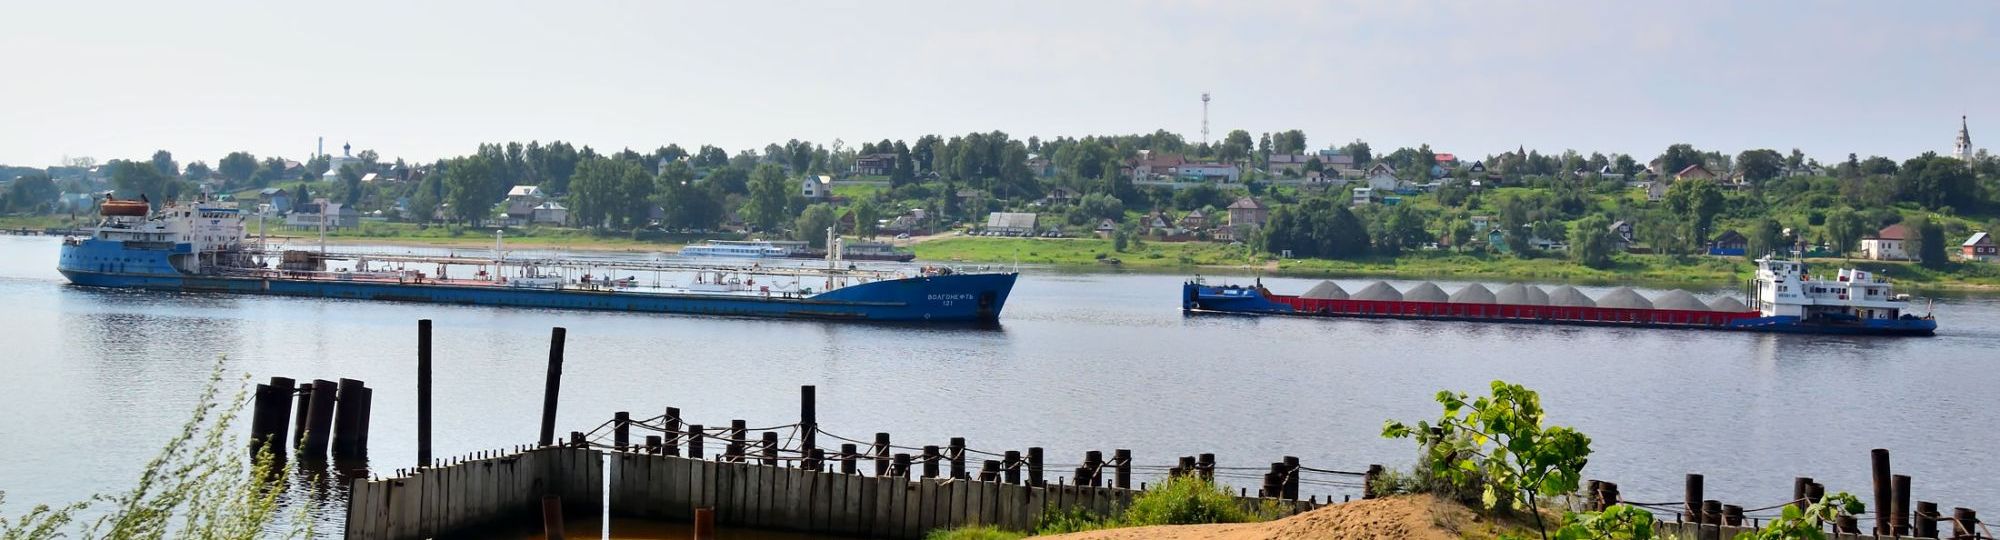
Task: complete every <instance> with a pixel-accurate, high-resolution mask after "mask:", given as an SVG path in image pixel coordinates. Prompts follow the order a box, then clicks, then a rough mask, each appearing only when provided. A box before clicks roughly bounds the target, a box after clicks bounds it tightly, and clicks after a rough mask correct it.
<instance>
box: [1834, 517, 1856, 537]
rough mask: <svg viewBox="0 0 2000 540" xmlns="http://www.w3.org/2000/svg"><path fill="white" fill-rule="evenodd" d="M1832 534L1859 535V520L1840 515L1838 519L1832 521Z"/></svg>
mask: <svg viewBox="0 0 2000 540" xmlns="http://www.w3.org/2000/svg"><path fill="white" fill-rule="evenodd" d="M1833 532H1837V533H1841V534H1860V533H1861V523H1860V520H1858V519H1855V517H1854V516H1850V515H1846V514H1841V516H1840V517H1839V518H1836V519H1834V521H1833Z"/></svg>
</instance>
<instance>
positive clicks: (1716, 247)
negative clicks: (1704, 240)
mask: <svg viewBox="0 0 2000 540" xmlns="http://www.w3.org/2000/svg"><path fill="white" fill-rule="evenodd" d="M1749 249H1750V239H1749V238H1745V237H1744V236H1743V233H1739V232H1736V230H1735V229H1730V230H1726V231H1722V234H1718V235H1715V240H1711V241H1709V243H1708V254H1709V255H1715V256H1718V257H1721V256H1736V257H1741V256H1743V253H1744V252H1746V251H1749Z"/></svg>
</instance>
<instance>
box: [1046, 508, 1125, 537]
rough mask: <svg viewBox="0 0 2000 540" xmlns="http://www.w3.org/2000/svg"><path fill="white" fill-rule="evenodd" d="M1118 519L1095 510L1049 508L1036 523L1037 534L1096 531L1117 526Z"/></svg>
mask: <svg viewBox="0 0 2000 540" xmlns="http://www.w3.org/2000/svg"><path fill="white" fill-rule="evenodd" d="M1117 526H1118V524H1117V521H1116V520H1113V519H1111V518H1107V517H1105V516H1102V515H1098V514H1097V513H1095V512H1091V511H1088V510H1083V509H1079V508H1072V509H1069V510H1056V509H1048V510H1046V511H1044V512H1042V519H1041V521H1040V522H1037V523H1036V524H1035V534H1064V533H1073V532H1083V531H1094V530H1098V529H1108V528H1111V527H1117Z"/></svg>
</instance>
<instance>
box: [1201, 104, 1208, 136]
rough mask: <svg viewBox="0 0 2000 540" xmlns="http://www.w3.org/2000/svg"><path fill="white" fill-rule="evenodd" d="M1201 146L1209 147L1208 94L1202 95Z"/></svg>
mask: <svg viewBox="0 0 2000 540" xmlns="http://www.w3.org/2000/svg"><path fill="white" fill-rule="evenodd" d="M1201 144H1202V146H1208V92H1202V93H1201Z"/></svg>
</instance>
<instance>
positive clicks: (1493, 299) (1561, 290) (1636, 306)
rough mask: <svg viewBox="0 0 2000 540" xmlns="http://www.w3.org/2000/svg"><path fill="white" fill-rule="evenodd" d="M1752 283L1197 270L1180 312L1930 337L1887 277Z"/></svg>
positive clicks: (1787, 275) (1764, 270)
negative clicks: (1344, 278)
mask: <svg viewBox="0 0 2000 540" xmlns="http://www.w3.org/2000/svg"><path fill="white" fill-rule="evenodd" d="M1755 288H1756V292H1755V294H1754V295H1753V296H1751V297H1750V301H1749V302H1747V303H1746V302H1743V301H1739V300H1736V299H1734V298H1727V297H1725V298H1719V299H1716V300H1713V301H1709V302H1703V301H1702V300H1700V299H1699V298H1696V297H1694V295H1693V294H1692V293H1689V292H1687V291H1681V290H1675V291H1668V292H1666V293H1664V294H1660V295H1657V296H1655V297H1653V298H1650V299H1649V298H1646V297H1645V296H1643V295H1640V294H1639V293H1638V292H1636V291H1633V290H1632V289H1630V288H1624V287H1620V288H1617V289H1613V290H1612V291H1609V292H1607V293H1605V294H1603V295H1601V296H1599V297H1596V298H1592V297H1590V296H1588V295H1585V294H1583V293H1582V292H1580V291H1577V290H1576V289H1575V288H1572V287H1567V286H1563V287H1557V288H1555V289H1553V290H1544V289H1542V288H1540V287H1537V286H1533V285H1522V284H1514V285H1508V286H1506V287H1503V288H1501V289H1500V290H1499V291H1493V290H1491V289H1488V288H1487V287H1486V286H1484V285H1480V284H1476V283H1475V284H1471V285H1467V286H1466V287H1464V288H1462V289H1460V290H1459V291H1457V292H1454V293H1451V294H1445V293H1444V291H1443V290H1442V289H1441V288H1439V287H1437V286H1436V285H1435V284H1431V283H1423V284H1420V285H1417V286H1415V287H1412V288H1411V289H1409V290H1407V291H1402V290H1398V289H1396V288H1395V287H1393V286H1391V285H1389V284H1388V283H1387V282H1382V281H1377V282H1374V283H1371V284H1369V285H1366V286H1364V287H1363V288H1361V289H1359V290H1357V291H1355V292H1353V293H1349V292H1347V290H1346V289H1344V288H1342V287H1340V285H1339V284H1337V283H1334V282H1332V281H1322V282H1320V283H1319V284H1318V285H1315V286H1314V287H1312V288H1311V289H1310V290H1308V291H1306V292H1304V293H1301V294H1298V295H1282V294H1276V293H1273V292H1271V291H1270V290H1269V289H1267V288H1265V287H1264V286H1263V283H1262V281H1261V280H1259V281H1258V282H1257V283H1256V284H1253V285H1249V286H1237V285H1210V284H1208V283H1207V282H1206V281H1205V280H1203V279H1201V278H1199V277H1197V278H1195V279H1193V280H1189V281H1188V282H1187V283H1185V284H1183V285H1182V288H1181V309H1182V311H1183V312H1186V313H1236V314H1250V315H1297V316H1317V317H1347V318H1386V319H1423V320H1448V321H1472V322H1496V323H1539V324H1567V325H1589V326H1627V327H1649V328H1689V329H1704V330H1741V331H1757V332H1780V333H1804V334H1852V335H1885V336H1928V335H1932V334H1934V333H1935V332H1936V330H1937V321H1936V320H1935V319H1934V318H1932V317H1931V316H1930V315H1929V314H1928V313H1927V314H1924V315H1922V316H1919V315H1917V314H1915V313H1914V312H1913V311H1912V309H1911V306H1910V304H1909V302H1908V301H1907V300H1905V299H1903V297H1899V296H1897V295H1896V294H1895V293H1894V292H1893V291H1892V290H1891V286H1890V284H1889V282H1888V281H1886V280H1882V279H1879V278H1877V277H1875V276H1874V275H1872V274H1870V273H1868V272H1864V271H1861V270H1853V269H1843V270H1840V271H1839V272H1837V273H1836V274H1834V275H1833V276H1819V277H1815V276H1812V275H1811V274H1809V273H1808V272H1807V271H1806V268H1805V264H1804V263H1801V262H1798V261H1792V260H1785V259H1776V258H1771V257H1765V258H1762V259H1758V260H1757V280H1756V287H1755Z"/></svg>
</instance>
